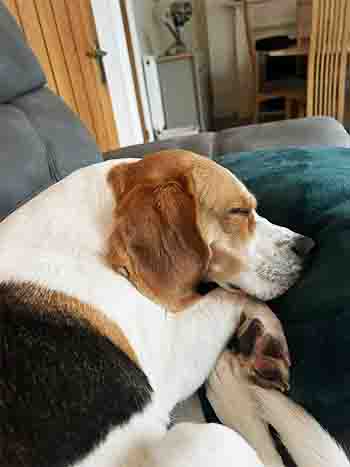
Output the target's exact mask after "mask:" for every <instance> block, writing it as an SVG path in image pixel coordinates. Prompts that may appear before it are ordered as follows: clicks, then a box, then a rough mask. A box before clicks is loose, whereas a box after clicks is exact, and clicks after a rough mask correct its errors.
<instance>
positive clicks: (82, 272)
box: [0, 151, 313, 467]
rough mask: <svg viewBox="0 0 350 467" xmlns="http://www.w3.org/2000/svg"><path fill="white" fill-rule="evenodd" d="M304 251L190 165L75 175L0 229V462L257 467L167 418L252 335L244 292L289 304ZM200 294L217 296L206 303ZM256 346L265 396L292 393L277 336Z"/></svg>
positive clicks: (218, 431)
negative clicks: (0, 429)
mask: <svg viewBox="0 0 350 467" xmlns="http://www.w3.org/2000/svg"><path fill="white" fill-rule="evenodd" d="M312 246H313V244H312V241H311V240H310V239H308V238H305V237H302V236H301V235H298V234H296V233H293V232H291V231H290V230H288V229H286V228H283V227H279V226H276V225H272V224H270V223H269V222H268V221H267V220H265V219H263V218H261V217H260V216H259V215H258V214H257V213H256V200H255V198H254V196H253V195H252V194H251V193H249V191H248V190H247V189H246V188H245V186H244V185H243V184H242V183H241V182H240V181H238V180H237V179H236V178H235V177H234V176H233V175H232V174H231V173H230V172H229V171H227V170H226V169H224V168H222V167H220V166H219V165H217V164H216V163H214V162H213V161H211V160H209V159H207V158H203V157H200V156H198V155H196V154H193V153H190V152H186V151H165V152H161V153H157V154H154V155H150V156H148V157H146V158H145V159H143V160H122V161H111V162H105V163H101V164H97V165H94V166H91V167H88V168H85V169H82V170H79V171H77V172H75V173H74V174H72V175H70V176H69V177H67V178H65V179H64V180H63V181H61V182H59V183H57V184H56V185H54V186H52V187H51V188H49V189H48V190H46V191H45V192H43V193H41V194H40V195H38V196H37V197H36V198H34V199H33V200H32V201H30V202H28V203H27V204H25V205H24V206H22V207H21V208H19V209H18V210H17V211H16V212H14V213H13V214H12V215H10V216H9V217H8V218H7V219H5V220H4V221H3V222H2V223H1V224H0V313H1V321H2V324H3V329H2V333H3V334H2V339H3V346H2V349H3V350H4V355H3V363H4V365H3V368H2V370H1V388H2V390H3V391H2V392H3V394H4V399H3V401H2V409H1V410H4V414H5V417H4V418H3V420H4V421H5V422H4V434H5V436H4V440H5V443H4V448H5V449H4V450H3V451H1V454H0V464H1V465H4V466H6V467H19V466H23V467H24V466H25V467H54V466H55V467H56V466H57V467H58V466H59V467H66V466H67V467H68V466H74V467H117V466H128V467H131V466H132V467H134V466H146V465H152V466H159V467H160V466H161V465H163V464H162V462H163V461H162V460H161V459H162V456H163V459H164V455H165V456H166V457H167V459H168V464H167V465H169V466H170V465H171V466H176V467H177V466H182V465H186V466H189V465H191V466H196V467H199V466H201V467H203V466H206V465H218V466H219V465H220V466H225V465H230V466H231V465H233V461H234V463H235V465H237V467H244V466H250V467H253V466H259V465H262V464H261V463H260V461H259V459H258V456H257V454H256V452H255V450H253V449H252V448H251V447H250V446H249V445H248V443H247V442H246V441H245V440H244V439H243V438H242V437H240V436H239V435H238V434H236V433H235V432H234V431H232V430H229V429H228V428H224V427H223V426H215V425H214V427H213V426H212V425H203V426H196V427H195V429H194V427H193V426H190V425H186V424H185V425H177V426H176V427H175V428H173V429H171V430H170V431H167V427H168V424H169V413H170V412H171V410H172V409H173V407H174V406H175V405H176V404H177V403H178V402H179V401H182V400H184V399H186V398H188V397H189V396H190V395H191V394H193V393H194V392H195V391H196V390H197V389H198V387H199V386H200V385H201V384H202V383H203V382H204V380H205V379H206V378H207V376H208V375H209V373H210V370H211V369H212V368H213V367H214V364H215V362H216V360H217V358H218V356H219V354H220V353H221V351H222V350H223V349H224V347H225V346H226V344H227V342H228V340H229V339H230V337H231V336H232V334H234V333H235V332H236V331H237V330H238V336H239V337H240V336H244V335H246V333H247V332H248V333H249V330H250V329H251V327H252V326H255V325H256V322H257V320H258V321H259V319H260V318H259V311H258V312H256V310H257V308H256V305H257V302H256V301H254V300H253V299H250V298H249V297H248V295H246V294H249V295H251V296H255V297H257V298H259V299H261V300H267V299H271V298H273V297H276V296H278V295H280V294H282V293H284V292H285V291H286V290H287V289H288V288H289V287H291V286H292V285H293V284H294V283H295V282H296V281H297V279H298V278H299V275H300V273H301V272H302V269H303V264H304V260H305V258H306V256H307V255H308V253H309V251H310V249H311V248H312ZM206 281H212V282H215V283H216V284H218V285H219V286H220V288H217V289H215V290H213V291H211V292H210V293H208V294H207V295H205V296H201V295H200V294H199V293H198V291H197V290H198V284H199V283H200V282H206ZM264 337H265V340H264V342H265V344H266V345H265V344H264V345H263V346H261V347H260V350H259V351H258V352H257V356H256V358H254V359H251V360H250V361H249V362H248V363H247V362H245V365H246V367H247V366H248V367H249V372H250V374H251V376H252V377H255V379H256V381H257V382H258V383H259V384H262V385H269V386H271V385H272V386H274V385H275V386H277V387H282V388H283V387H286V386H287V384H288V366H289V357H288V349H287V345H286V342H285V339H284V336H283V332H282V331H281V329H278V330H277V331H276V330H271V332H270V330H269V329H265V330H264ZM270 342H272V343H273V345H272V346H271V345H269V343H270ZM271 347H273V348H274V351H273V352H272V353H271ZM267 348H270V350H269V351H267ZM272 374H273V377H271V375H272ZM247 439H248V441H249V433H248V434H247ZM198 443H200V445H201V446H202V447H203V449H197V447H198ZM164 449H165V451H164ZM209 451H210V456H211V457H210V456H209V457H210V459H211V461H210V463H208V462H209V461H206V460H205V459H206V457H205V455H206V454H205V453H207V454H208V452H209ZM159 453H160V454H159ZM159 456H160V457H159ZM203 456H204V457H203ZM213 456H214V458H213ZM209 457H208V459H209Z"/></svg>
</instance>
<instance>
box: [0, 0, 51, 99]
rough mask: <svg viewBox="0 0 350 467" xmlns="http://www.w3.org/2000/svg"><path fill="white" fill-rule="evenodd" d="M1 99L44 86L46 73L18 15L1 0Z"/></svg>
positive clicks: (11, 97)
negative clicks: (18, 21)
mask: <svg viewBox="0 0 350 467" xmlns="http://www.w3.org/2000/svg"><path fill="white" fill-rule="evenodd" d="M0 51H1V55H0V103H2V102H8V101H10V100H11V99H13V98H14V97H16V96H20V95H22V94H24V93H26V92H29V91H31V90H33V89H36V88H38V87H40V86H43V84H44V83H45V81H46V80H45V76H44V73H43V72H42V70H41V68H40V65H39V62H38V61H37V59H36V57H35V56H34V54H33V52H32V51H31V50H30V49H29V47H27V46H26V45H25V39H24V37H23V34H22V32H21V31H20V29H19V28H18V27H17V23H16V21H15V19H14V18H12V16H11V15H10V14H9V13H8V11H7V9H6V8H5V6H4V5H3V3H2V2H0Z"/></svg>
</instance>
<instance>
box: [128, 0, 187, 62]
mask: <svg viewBox="0 0 350 467" xmlns="http://www.w3.org/2000/svg"><path fill="white" fill-rule="evenodd" d="M172 1H173V0H160V1H159V2H157V1H154V0H133V3H134V12H135V21H136V25H137V30H138V32H139V40H140V45H141V48H142V51H143V53H145V54H154V55H162V54H163V53H164V52H165V50H166V49H167V48H168V47H169V46H170V45H171V43H172V42H173V39H172V36H171V34H170V32H169V31H168V29H167V28H166V27H165V26H164V25H162V24H161V23H160V22H158V21H157V18H156V17H155V16H154V15H153V8H154V6H155V5H157V4H161V5H162V6H164V7H167V6H168V5H170V3H172ZM184 39H185V42H186V44H187V45H188V46H189V48H191V47H192V20H191V21H189V22H188V23H187V24H186V25H185V28H184Z"/></svg>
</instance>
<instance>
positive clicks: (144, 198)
mask: <svg viewBox="0 0 350 467" xmlns="http://www.w3.org/2000/svg"><path fill="white" fill-rule="evenodd" d="M132 165H134V164H132ZM135 165H136V164H135ZM121 169H122V170H121V171H119V170H115V169H114V170H113V175H111V176H110V178H109V181H110V183H112V185H113V187H114V189H115V191H116V196H117V199H118V201H117V208H116V210H115V226H114V231H113V234H112V236H111V238H110V245H109V247H110V250H109V255H108V260H109V262H110V264H111V265H112V267H113V269H115V270H116V271H119V272H121V273H122V274H124V275H126V276H127V277H128V278H129V280H130V281H131V282H132V283H134V285H135V286H136V287H137V288H138V289H139V290H140V291H141V292H142V293H144V294H146V295H148V296H149V297H150V298H152V299H153V300H155V301H157V302H159V303H162V304H164V305H167V306H168V307H170V309H172V310H174V311H178V310H181V309H183V308H185V307H186V306H187V305H189V304H191V303H192V302H193V301H194V300H195V299H196V298H199V297H198V295H197V293H196V290H195V289H196V286H197V285H198V283H199V282H200V280H201V279H202V278H203V277H204V275H205V273H206V270H207V268H208V263H209V256H210V250H209V247H208V245H207V244H206V243H205V241H204V240H203V238H202V235H201V233H200V229H199V225H198V219H197V217H198V212H197V205H196V204H197V203H196V199H195V196H194V195H193V193H191V188H190V184H189V180H188V177H187V176H180V177H177V178H176V179H175V180H167V181H164V182H161V183H159V182H158V183H157V182H154V181H150V180H147V179H146V181H145V183H136V184H133V181H132V178H133V179H134V180H135V178H134V177H133V175H135V173H134V171H133V170H132V169H131V170H129V169H124V168H122V167H121ZM130 177H131V178H130Z"/></svg>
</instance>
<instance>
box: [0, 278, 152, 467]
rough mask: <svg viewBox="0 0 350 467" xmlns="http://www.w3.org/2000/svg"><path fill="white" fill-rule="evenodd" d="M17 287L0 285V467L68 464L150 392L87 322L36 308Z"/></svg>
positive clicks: (144, 401)
mask: <svg viewBox="0 0 350 467" xmlns="http://www.w3.org/2000/svg"><path fill="white" fill-rule="evenodd" d="M20 287H21V284H9V283H8V284H4V283H3V284H0V338H1V347H0V355H1V357H0V366H1V371H0V419H1V438H2V439H1V444H2V445H3V446H2V447H1V449H0V465H1V466H4V467H5V466H6V467H63V466H68V465H71V464H73V463H74V462H75V461H77V460H79V459H80V458H82V457H84V456H85V455H86V454H87V453H89V451H91V450H92V449H93V448H94V447H95V446H96V445H97V444H98V443H99V442H100V441H102V440H103V439H104V438H105V437H106V435H107V434H108V432H109V431H110V430H111V429H112V428H113V427H116V426H120V425H122V424H124V423H126V422H127V421H128V420H129V419H130V417H131V416H132V415H133V414H135V413H136V412H140V411H142V410H143V408H144V407H145V406H146V405H147V404H148V403H149V402H150V399H151V394H152V388H151V386H150V384H149V382H148V379H147V377H146V375H145V374H144V373H143V372H142V370H140V369H139V368H138V367H137V365H136V364H135V363H134V362H133V361H132V360H131V359H130V358H129V357H128V356H127V355H126V354H125V353H123V352H122V351H121V350H120V349H119V348H117V347H116V346H115V345H114V344H113V343H112V342H111V341H110V340H109V339H108V338H106V337H105V336H102V335H101V334H99V333H98V331H97V330H96V329H94V328H93V327H92V326H91V325H90V324H89V323H87V322H85V321H84V320H78V319H76V318H75V317H74V316H73V315H70V313H69V310H67V309H65V310H61V309H58V308H57V304H55V305H53V306H51V307H48V308H50V309H49V310H47V309H40V305H39V304H38V303H37V302H35V301H34V302H32V303H31V302H30V299H29V300H25V299H23V294H21V293H19V291H20ZM55 308H57V309H55ZM96 467H98V466H96Z"/></svg>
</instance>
